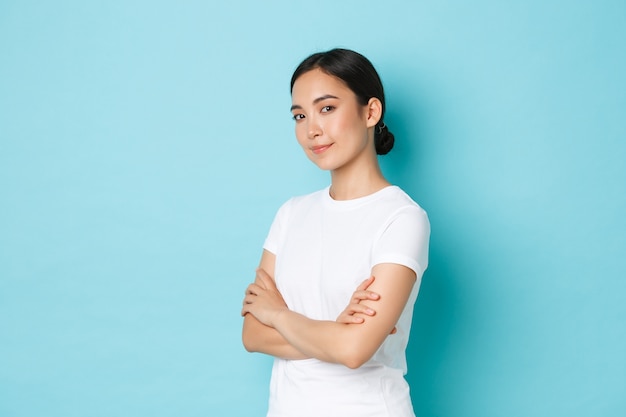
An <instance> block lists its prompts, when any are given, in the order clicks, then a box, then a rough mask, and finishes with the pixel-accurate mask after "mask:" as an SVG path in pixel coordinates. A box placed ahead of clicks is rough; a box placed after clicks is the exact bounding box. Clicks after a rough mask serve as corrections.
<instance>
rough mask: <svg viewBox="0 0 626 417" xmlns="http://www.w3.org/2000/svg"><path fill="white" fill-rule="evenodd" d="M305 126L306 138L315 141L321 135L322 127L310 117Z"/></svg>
mask: <svg viewBox="0 0 626 417" xmlns="http://www.w3.org/2000/svg"><path fill="white" fill-rule="evenodd" d="M308 122H309V123H308V125H307V136H308V138H309V139H315V138H317V137H318V136H321V135H322V127H321V126H320V124H319V123H318V122H317V120H316V119H315V118H313V117H310V118H309V120H308Z"/></svg>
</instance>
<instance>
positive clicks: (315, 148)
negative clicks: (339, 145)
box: [311, 143, 333, 155]
mask: <svg viewBox="0 0 626 417" xmlns="http://www.w3.org/2000/svg"><path fill="white" fill-rule="evenodd" d="M332 145H333V144H332V143H331V144H329V145H319V146H312V147H311V151H312V152H313V153H314V154H316V155H319V154H321V153H324V152H325V151H326V150H327V149H328V148H330V147H331V146H332Z"/></svg>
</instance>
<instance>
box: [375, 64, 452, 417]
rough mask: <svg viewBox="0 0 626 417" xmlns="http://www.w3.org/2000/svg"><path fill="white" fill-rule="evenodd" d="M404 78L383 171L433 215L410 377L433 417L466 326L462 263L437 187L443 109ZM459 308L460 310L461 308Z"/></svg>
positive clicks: (395, 84) (398, 83) (395, 87)
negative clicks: (457, 337) (445, 229)
mask: <svg viewBox="0 0 626 417" xmlns="http://www.w3.org/2000/svg"><path fill="white" fill-rule="evenodd" d="M403 76H404V74H395V75H394V77H390V79H391V80H392V81H391V82H390V83H389V87H390V90H391V94H390V95H391V96H392V99H391V100H390V103H391V106H390V107H389V109H388V113H387V115H386V117H385V119H386V121H387V124H388V125H389V126H390V129H391V130H392V132H393V133H394V135H395V137H396V142H395V146H394V149H393V150H392V152H391V153H390V154H389V155H388V156H384V157H382V158H381V165H382V168H383V172H384V173H385V175H386V176H387V178H388V179H389V180H390V181H391V182H392V183H394V184H397V185H399V186H400V187H401V188H403V189H404V190H405V191H406V192H407V193H408V194H409V195H410V196H411V197H412V198H414V199H415V200H416V201H417V202H418V203H419V204H420V205H422V206H423V207H424V209H425V210H426V211H427V212H428V214H429V218H430V221H431V229H432V230H431V231H432V234H431V241H430V250H429V266H428V269H427V270H426V273H425V274H424V277H423V279H422V284H421V288H420V293H419V297H418V300H417V302H416V304H415V310H414V313H413V324H412V329H411V334H410V338H409V345H408V347H407V351H406V354H407V362H408V374H407V376H406V379H407V381H408V382H409V385H410V388H411V397H412V400H413V408H414V410H415V414H416V415H418V416H428V415H433V412H436V410H437V409H438V408H439V406H438V402H439V399H440V398H441V396H442V391H445V390H446V389H445V385H444V384H445V383H446V381H445V379H446V378H444V377H442V373H443V372H445V371H443V370H442V366H445V364H446V363H447V362H448V360H447V355H449V354H450V351H449V349H448V347H449V346H450V340H451V338H453V337H454V334H455V333H456V331H457V330H458V327H459V326H460V325H461V324H460V323H459V322H458V319H457V317H458V314H457V313H458V312H456V311H455V310H458V308H457V309H455V305H454V303H455V297H456V292H457V291H458V288H455V284H456V283H457V282H458V280H457V277H455V274H456V273H458V269H456V265H457V264H458V262H457V260H455V259H453V257H454V255H452V254H450V253H449V251H450V250H451V249H450V248H451V247H454V245H453V243H454V242H449V241H448V239H449V238H450V236H449V235H446V234H445V233H441V232H442V230H439V229H440V227H438V225H441V224H442V222H445V219H442V213H441V212H440V210H438V206H440V205H441V204H446V200H447V199H446V197H445V196H442V189H441V187H440V186H438V185H437V184H435V183H436V182H437V181H440V180H441V179H440V178H438V175H437V174H436V172H437V171H433V170H436V169H437V165H436V164H433V161H432V160H431V159H432V158H433V157H434V155H433V149H434V146H433V141H436V140H438V138H439V137H440V134H441V132H440V131H439V129H438V126H437V125H436V120H435V119H436V118H437V111H436V109H435V108H434V107H435V106H434V103H432V102H429V100H428V97H427V93H426V94H421V93H420V92H424V93H425V91H424V90H423V89H421V88H420V86H418V85H416V79H419V77H416V78H410V79H408V78H403ZM444 216H445V215H444ZM457 307H458V306H457Z"/></svg>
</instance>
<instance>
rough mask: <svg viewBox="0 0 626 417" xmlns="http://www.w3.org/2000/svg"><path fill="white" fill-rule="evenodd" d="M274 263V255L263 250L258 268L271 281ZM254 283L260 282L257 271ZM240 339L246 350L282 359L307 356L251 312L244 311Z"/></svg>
mask: <svg viewBox="0 0 626 417" xmlns="http://www.w3.org/2000/svg"><path fill="white" fill-rule="evenodd" d="M275 264H276V255H274V254H273V253H271V252H268V251H266V250H263V255H262V256H261V263H260V265H259V268H260V269H261V270H263V271H265V272H266V273H267V276H268V277H269V279H271V281H272V283H273V282H274V279H273V276H274V266H275ZM255 283H257V284H261V281H260V279H259V278H258V273H257V279H256V281H255ZM285 307H286V306H285ZM242 340H243V345H244V347H245V348H246V350H247V351H248V352H261V353H266V354H268V355H272V356H275V357H279V358H283V359H307V358H308V357H309V356H306V355H305V354H303V353H302V352H300V351H299V350H298V349H296V348H294V347H293V346H292V345H291V344H290V343H289V342H287V340H286V339H285V338H284V337H283V336H282V335H281V334H280V333H279V332H278V331H277V330H276V329H274V328H273V327H270V326H267V325H265V324H263V323H261V322H260V321H259V320H258V319H257V318H256V317H254V316H253V315H252V314H248V313H244V319H243V334H242Z"/></svg>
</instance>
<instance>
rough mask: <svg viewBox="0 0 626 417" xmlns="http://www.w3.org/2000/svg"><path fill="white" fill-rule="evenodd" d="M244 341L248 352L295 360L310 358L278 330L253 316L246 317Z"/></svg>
mask: <svg viewBox="0 0 626 417" xmlns="http://www.w3.org/2000/svg"><path fill="white" fill-rule="evenodd" d="M242 340H243V345H244V347H245V348H246V350H247V351H248V352H259V353H265V354H267V355H271V356H274V357H277V358H283V359H293V360H297V359H308V358H309V356H306V355H305V354H304V353H302V352H301V351H299V350H298V349H296V348H295V347H293V346H292V345H291V344H290V343H289V342H287V340H286V339H285V338H284V337H283V336H282V335H281V334H280V333H279V332H278V331H277V330H276V329H274V328H272V327H269V326H266V325H264V324H263V323H261V322H260V321H258V320H257V319H256V318H255V317H254V316H253V315H252V314H246V316H245V317H244V321H243V334H242Z"/></svg>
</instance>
